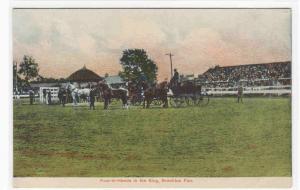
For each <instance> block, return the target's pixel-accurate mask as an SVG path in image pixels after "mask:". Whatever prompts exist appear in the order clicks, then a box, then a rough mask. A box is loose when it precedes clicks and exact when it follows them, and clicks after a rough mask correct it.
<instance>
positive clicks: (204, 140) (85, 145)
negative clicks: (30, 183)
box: [14, 98, 291, 177]
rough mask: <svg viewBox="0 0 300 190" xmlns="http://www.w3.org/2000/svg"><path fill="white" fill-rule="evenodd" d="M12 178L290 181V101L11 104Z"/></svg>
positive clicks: (266, 99)
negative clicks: (282, 178) (153, 105)
mask: <svg viewBox="0 0 300 190" xmlns="http://www.w3.org/2000/svg"><path fill="white" fill-rule="evenodd" d="M118 107H119V106H118ZM14 176H16V177H26V176H34V177H46V176H48V177H50V176H54V177H60V176H64V177H71V176H78V177H100V176H102V177H104V176H105V177H119V176H122V177H124V176H130V177H133V176H134V177H135V176H139V177H142V176H145V177H150V176H154V177H159V176H178V177H181V176H185V177H188V176H190V177H210V176H213V177H226V176H236V177H243V176H245V177H246V176H251V177H256V176H291V107H290V99H288V98H246V99H244V104H237V103H235V99H232V98H216V99H212V100H211V102H210V104H209V105H207V106H204V107H188V108H177V109H176V108H168V109H163V108H154V109H140V108H132V109H129V110H122V109H111V110H102V105H97V109H96V110H95V111H90V110H88V108H87V107H76V108H72V107H71V106H68V107H65V108H62V107H61V106H58V105H56V106H46V105H31V106H30V105H24V104H23V105H21V104H15V105H14Z"/></svg>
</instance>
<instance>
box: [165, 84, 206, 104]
mask: <svg viewBox="0 0 300 190" xmlns="http://www.w3.org/2000/svg"><path fill="white" fill-rule="evenodd" d="M170 89H171V90H172V91H171V93H168V97H169V102H170V105H171V106H172V107H186V106H204V105H207V104H208V103H209V95H208V93H207V92H206V91H203V90H202V88H201V86H200V85H197V84H195V82H193V81H185V82H181V83H178V84H177V85H174V84H173V85H170Z"/></svg>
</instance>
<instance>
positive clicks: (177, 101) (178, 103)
mask: <svg viewBox="0 0 300 190" xmlns="http://www.w3.org/2000/svg"><path fill="white" fill-rule="evenodd" d="M169 102H170V105H171V106H172V107H174V108H179V107H183V106H184V105H186V102H185V98H184V97H170V101H169Z"/></svg>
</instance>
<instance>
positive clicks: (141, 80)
mask: <svg viewBox="0 0 300 190" xmlns="http://www.w3.org/2000/svg"><path fill="white" fill-rule="evenodd" d="M140 72H141V74H140V77H139V84H138V86H139V88H140V90H141V92H142V94H144V91H145V90H146V86H147V77H146V75H145V73H144V72H143V71H140Z"/></svg>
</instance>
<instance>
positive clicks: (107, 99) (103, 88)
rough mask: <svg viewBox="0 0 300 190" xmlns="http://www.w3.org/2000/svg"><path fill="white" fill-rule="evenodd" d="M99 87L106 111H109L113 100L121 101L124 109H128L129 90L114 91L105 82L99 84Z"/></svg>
mask: <svg viewBox="0 0 300 190" xmlns="http://www.w3.org/2000/svg"><path fill="white" fill-rule="evenodd" d="M97 86H98V89H99V90H100V93H101V95H102V98H103V99H104V109H108V105H109V104H110V103H111V99H112V98H116V99H121V100H122V105H123V108H126V109H128V90H126V89H124V88H119V89H114V88H112V87H110V86H109V85H108V84H106V83H105V82H99V83H98V85H97Z"/></svg>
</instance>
